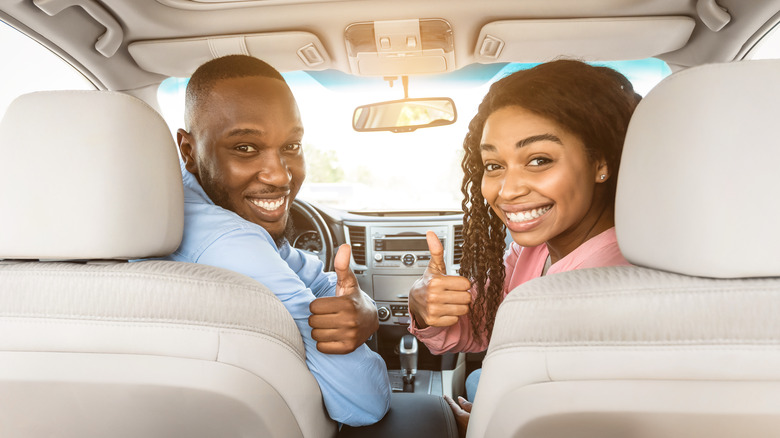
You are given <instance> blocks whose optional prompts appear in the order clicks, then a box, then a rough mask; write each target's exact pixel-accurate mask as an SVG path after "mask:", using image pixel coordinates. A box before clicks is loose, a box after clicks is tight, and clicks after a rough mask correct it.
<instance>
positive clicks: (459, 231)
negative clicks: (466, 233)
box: [452, 225, 463, 265]
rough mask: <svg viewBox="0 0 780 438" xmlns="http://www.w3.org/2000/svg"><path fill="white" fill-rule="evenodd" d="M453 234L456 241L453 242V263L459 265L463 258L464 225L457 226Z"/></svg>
mask: <svg viewBox="0 0 780 438" xmlns="http://www.w3.org/2000/svg"><path fill="white" fill-rule="evenodd" d="M453 232H454V233H455V239H454V241H453V244H454V245H453V251H452V262H453V263H455V264H456V265H459V264H460V259H461V258H462V257H463V225H455V227H453Z"/></svg>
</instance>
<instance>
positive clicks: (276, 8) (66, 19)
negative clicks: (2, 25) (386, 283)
mask: <svg viewBox="0 0 780 438" xmlns="http://www.w3.org/2000/svg"><path fill="white" fill-rule="evenodd" d="M252 3H257V4H260V3H262V5H261V6H257V7H241V8H230V9H222V10H213V11H209V13H208V14H204V13H202V12H197V11H183V10H180V9H176V8H172V7H169V6H165V5H163V4H162V3H160V2H158V1H157V0H134V1H133V2H126V1H123V0H103V1H102V4H103V5H105V8H106V10H108V11H109V12H111V13H112V14H113V15H114V16H115V17H117V18H118V21H119V23H120V24H121V26H122V28H123V31H124V40H123V42H122V44H121V46H120V48H119V51H118V52H117V53H116V54H115V55H113V56H112V57H110V58H106V57H104V56H103V55H101V54H99V53H98V52H97V51H96V50H95V48H94V44H95V41H96V39H97V38H98V37H99V36H100V35H101V34H103V33H104V31H105V28H103V27H102V26H101V25H100V24H98V23H97V22H96V21H94V20H93V19H92V18H91V16H89V14H87V13H86V12H85V11H83V10H82V9H81V8H77V7H71V8H67V9H65V10H64V11H62V12H60V13H59V14H57V15H55V16H53V17H50V16H48V15H47V14H45V13H44V12H42V11H41V10H39V9H38V8H37V7H36V6H35V5H34V4H33V2H14V3H12V4H10V5H6V6H3V7H2V9H3V12H4V13H5V14H6V15H7V16H8V17H9V19H8V22H9V24H12V25H14V26H15V27H20V26H19V22H22V23H24V26H23V27H22V28H21V29H20V30H22V31H23V32H26V33H28V34H29V33H31V32H32V33H34V34H37V36H39V37H38V38H36V39H37V40H39V41H41V42H42V43H43V44H44V45H46V46H47V47H49V48H50V49H51V50H53V51H55V52H57V53H58V54H60V56H62V57H63V58H64V59H66V60H68V61H69V62H71V63H72V64H73V65H74V66H75V67H76V68H78V69H79V70H81V71H82V72H84V73H85V74H86V75H87V76H88V77H89V78H90V79H91V80H92V81H93V82H94V83H96V84H97V85H98V87H99V88H105V89H109V90H120V91H122V90H136V89H143V88H145V87H147V86H150V85H152V84H158V83H159V82H160V81H161V80H162V79H164V77H165V75H161V74H157V73H150V72H148V71H146V70H144V69H142V68H140V67H139V66H138V64H137V63H136V62H135V60H134V59H133V57H132V56H131V55H130V52H129V50H128V46H129V44H131V43H134V42H137V41H147V40H160V39H163V40H164V39H172V38H188V37H200V36H203V35H236V34H242V33H266V32H287V31H299V32H309V33H311V34H313V35H315V36H316V37H318V38H319V40H320V41H321V44H322V47H323V49H324V50H325V51H326V52H327V54H328V55H329V57H330V67H331V68H334V69H337V70H341V71H345V72H348V71H349V61H348V58H347V53H346V49H345V45H344V39H343V37H344V34H343V30H344V29H345V28H346V26H347V25H349V24H351V23H355V22H361V21H371V20H373V19H377V18H381V19H382V20H392V19H407V18H410V17H409V15H408V11H409V10H411V9H410V8H405V7H404V3H408V4H409V5H410V6H413V7H414V8H413V10H415V11H416V12H415V15H420V17H417V18H434V17H435V18H444V19H446V20H447V21H448V22H450V23H451V24H452V28H453V35H454V45H455V52H456V63H457V68H462V67H464V66H466V65H469V64H471V63H472V62H474V61H475V55H474V48H475V45H476V41H477V37H478V36H479V33H480V30H481V29H482V27H483V26H484V25H485V24H487V23H490V22H493V21H499V20H511V19H541V18H545V19H550V18H572V17H578V18H587V17H594V18H597V17H603V15H604V14H603V12H602V11H605V10H608V11H610V15H611V16H620V17H642V16H659V15H660V16H670V15H673V16H687V17H691V18H695V17H696V12H695V1H694V0H653V1H643V0H628V1H627V0H600V1H592V2H581V1H579V0H567V1H556V2H547V1H541V0H539V1H527V2H516V1H514V0H493V1H490V2H483V4H481V5H480V8H479V10H478V11H475V9H474V7H473V4H472V3H471V2H453V1H450V0H429V1H427V2H424V3H423V2H418V1H413V0H396V1H392V2H385V1H371V2H366V1H360V0H347V1H338V2H336V1H316V2H313V3H312V2H308V3H298V2H296V3H297V4H276V3H279V2H274V3H275V4H271V5H265V4H266V2H252ZM336 3H337V4H338V7H337V8H336ZM718 3H719V4H720V5H721V6H724V7H726V8H727V9H728V10H729V13H730V14H731V15H732V17H733V20H732V22H731V23H729V24H728V25H727V26H726V27H725V28H724V29H723V30H721V31H720V32H713V31H711V30H709V29H708V28H706V26H704V25H703V24H702V23H701V21H700V20H698V18H696V27H695V29H694V30H693V33H692V36H691V39H690V41H689V42H688V44H687V45H686V46H685V47H683V48H682V49H680V50H676V51H674V52H671V53H666V54H662V55H659V56H658V57H659V58H661V59H663V60H665V61H667V62H668V63H669V64H670V65H671V66H672V67H673V68H675V69H677V68H679V67H687V66H691V65H697V64H701V63H707V62H718V61H729V60H733V59H735V58H736V57H737V56H738V55H740V54H744V52H746V49H745V48H744V47H743V46H744V41H748V40H750V39H751V37H752V38H753V40H757V39H758V38H756V37H754V35H756V33H757V32H758V31H759V30H760V29H764V28H766V27H767V22H770V21H772V23H773V24H774V20H775V14H776V12H777V9H778V8H779V7H780V0H767V1H762V2H759V3H761V5H760V6H757V5H755V3H756V2H742V1H740V0H718ZM747 3H750V5H748V4H747ZM750 7H753V8H755V12H752V15H748V13H747V12H748V9H750ZM312 10H314V12H315V13H312ZM336 10H337V13H334V11H336ZM302 11H306V12H307V13H306V14H303V13H302ZM426 11H427V12H426ZM443 11H444V12H443ZM751 11H752V10H751ZM475 13H478V14H479V15H480V16H479V18H478V19H474V14H475ZM301 17H317V18H319V19H318V20H316V21H309V22H305V21H302V19H301ZM322 17H328V19H327V20H324V19H322ZM259 56H260V57H262V54H260V55H259Z"/></svg>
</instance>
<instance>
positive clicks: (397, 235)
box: [289, 199, 463, 327]
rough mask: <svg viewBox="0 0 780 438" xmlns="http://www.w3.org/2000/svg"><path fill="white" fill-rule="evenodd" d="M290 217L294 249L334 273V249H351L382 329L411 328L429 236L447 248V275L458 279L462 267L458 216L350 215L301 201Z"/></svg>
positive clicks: (405, 213)
mask: <svg viewBox="0 0 780 438" xmlns="http://www.w3.org/2000/svg"><path fill="white" fill-rule="evenodd" d="M290 217H291V219H292V221H293V225H294V229H295V231H294V233H293V235H292V236H290V237H291V238H290V239H289V240H290V242H291V244H292V246H293V247H295V248H298V249H302V250H304V251H308V252H310V253H312V254H315V255H317V256H318V257H320V259H321V260H322V261H323V263H324V264H325V266H326V270H327V269H332V257H333V251H334V250H335V248H337V247H338V246H339V245H340V244H342V243H348V244H349V245H350V246H351V248H352V260H351V262H350V267H351V268H352V271H353V272H354V273H355V276H356V277H357V279H358V283H359V284H360V288H361V289H362V290H363V291H364V292H366V293H367V294H368V295H369V296H371V297H372V298H373V299H374V301H376V304H377V310H378V313H379V322H380V325H385V326H388V325H389V326H403V327H406V326H408V325H409V311H408V305H407V302H408V298H409V289H410V288H411V287H412V284H413V283H414V282H415V281H416V280H417V279H418V278H420V276H421V275H422V274H423V272H424V271H425V268H426V267H427V266H428V262H429V260H430V252H429V251H428V244H427V242H426V239H425V234H426V232H427V231H429V230H430V231H433V232H435V233H436V235H437V236H438V237H439V240H440V241H441V242H442V245H443V246H444V261H445V263H446V265H447V272H448V273H450V274H454V275H457V271H458V268H459V267H460V259H461V255H462V250H461V245H462V243H463V235H462V230H463V222H462V220H463V219H462V217H463V216H462V214H461V213H459V212H404V213H387V212H381V213H348V212H344V211H339V210H334V209H328V208H325V207H314V206H313V205H311V204H309V203H307V202H305V201H302V200H299V199H296V200H295V201H294V202H293V208H292V210H291V216H290Z"/></svg>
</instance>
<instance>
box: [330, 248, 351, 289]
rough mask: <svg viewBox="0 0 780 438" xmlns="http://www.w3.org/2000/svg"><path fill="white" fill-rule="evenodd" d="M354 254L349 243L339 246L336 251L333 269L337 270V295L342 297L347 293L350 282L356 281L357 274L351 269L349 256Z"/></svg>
mask: <svg viewBox="0 0 780 438" xmlns="http://www.w3.org/2000/svg"><path fill="white" fill-rule="evenodd" d="M351 255H352V248H350V247H349V245H348V244H346V243H344V244H342V245H341V246H339V249H338V251H337V252H336V257H335V258H334V259H333V269H334V270H335V271H336V281H337V283H336V296H337V297H340V296H342V295H345V294H346V293H347V292H348V290H347V287H345V286H347V285H348V284H345V282H348V283H352V282H354V281H355V274H353V273H352V271H351V270H350V269H349V258H350V256H351Z"/></svg>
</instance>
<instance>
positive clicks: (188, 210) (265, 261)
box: [167, 166, 390, 426]
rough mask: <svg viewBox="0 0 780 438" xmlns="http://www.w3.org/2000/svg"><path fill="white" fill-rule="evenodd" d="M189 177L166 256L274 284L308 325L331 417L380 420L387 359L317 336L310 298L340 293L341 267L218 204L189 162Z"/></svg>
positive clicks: (302, 326) (305, 331)
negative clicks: (331, 350)
mask: <svg viewBox="0 0 780 438" xmlns="http://www.w3.org/2000/svg"><path fill="white" fill-rule="evenodd" d="M182 178H183V181H184V238H183V240H182V243H181V246H179V249H177V250H176V252H174V253H173V254H171V255H170V256H169V257H167V258H168V259H170V260H176V261H183V262H190V263H202V264H205V265H211V266H216V267H219V268H225V269H229V270H231V271H235V272H238V273H241V274H244V275H246V276H249V277H252V278H254V279H255V280H257V281H259V282H260V283H262V284H264V285H265V286H267V287H268V288H269V289H270V290H271V291H272V292H273V293H275V294H276V296H277V297H279V299H280V300H281V301H282V303H283V304H284V306H285V307H286V308H287V310H288V311H289V312H290V314H291V315H292V317H293V319H294V320H295V324H296V325H297V326H298V330H300V332H301V337H302V338H303V344H304V346H305V349H306V365H307V366H308V367H309V370H310V371H311V373H312V374H313V375H314V378H315V379H317V383H318V384H319V385H320V390H321V391H322V398H323V400H324V402H325V407H326V409H327V410H328V414H329V415H330V418H332V419H333V420H335V421H338V422H340V423H344V424H348V425H350V426H365V425H368V424H373V423H376V422H377V421H379V420H381V419H382V417H383V416H384V415H385V413H387V410H388V409H389V407H390V382H389V380H388V377H387V368H386V365H385V362H384V360H382V358H381V357H380V356H379V355H378V354H377V353H375V352H374V351H372V350H371V349H370V348H368V346H366V345H365V344H364V345H361V346H360V347H359V348H358V349H357V350H355V351H353V352H352V353H349V354H344V355H336V354H324V353H321V352H319V351H318V350H317V343H316V341H314V339H312V337H311V330H312V329H311V327H310V326H309V321H308V318H309V315H311V312H310V311H309V303H311V302H312V300H314V299H315V298H318V297H325V296H333V295H334V294H335V290H336V274H335V273H333V272H327V273H326V272H323V265H322V262H321V261H320V260H319V259H318V258H317V257H315V256H313V255H310V254H306V253H304V252H302V251H300V250H298V249H295V248H292V247H291V246H290V245H289V243H287V242H285V243H284V244H283V245H282V247H281V248H278V247H277V246H276V243H275V242H274V240H273V238H272V237H271V235H270V234H268V232H267V231H266V230H265V229H264V228H263V227H261V226H259V225H257V224H254V223H252V222H249V221H247V220H245V219H243V218H241V217H240V216H238V215H237V214H235V213H233V212H232V211H229V210H226V209H224V208H222V207H219V206H217V205H215V204H214V203H213V202H212V201H211V199H209V197H208V196H207V195H206V192H204V191H203V188H202V187H201V186H200V184H199V183H198V180H197V179H196V178H195V177H194V176H193V175H192V174H191V173H189V172H188V171H187V170H186V169H184V166H182Z"/></svg>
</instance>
